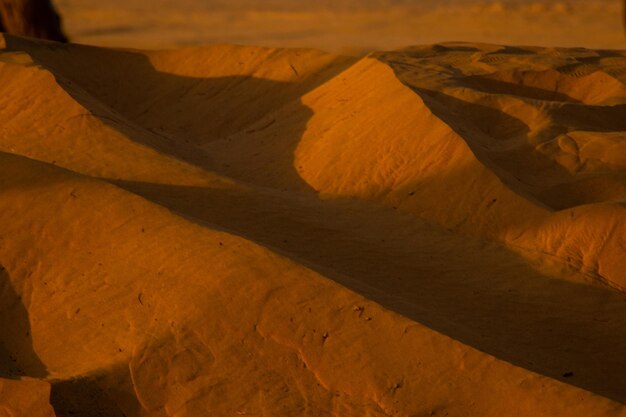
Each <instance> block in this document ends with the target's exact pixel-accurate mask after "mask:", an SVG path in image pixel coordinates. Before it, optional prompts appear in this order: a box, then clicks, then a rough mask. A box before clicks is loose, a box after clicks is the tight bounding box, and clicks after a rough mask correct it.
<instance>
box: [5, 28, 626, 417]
mask: <svg viewBox="0 0 626 417" xmlns="http://www.w3.org/2000/svg"><path fill="white" fill-rule="evenodd" d="M625 132H626V52H622V51H618V50H592V49H583V48H570V49H568V48H556V47H512V46H496V45H492V44H481V43H458V42H457V43H436V44H433V45H431V46H419V47H409V48H405V49H400V50H396V51H393V52H379V53H370V54H368V55H366V56H364V57H362V58H354V57H347V56H341V55H333V54H329V53H324V52H319V51H317V50H314V49H281V48H266V47H251V46H232V45H211V46H202V47H189V48H181V49H176V50H163V51H142V50H131V49H107V48H101V47H94V46H81V45H74V44H68V45H63V44H57V43H51V42H45V41H35V40H30V39H25V38H19V37H14V36H9V35H3V36H2V37H0V266H1V267H0V309H1V311H0V313H1V314H0V415H1V416H3V417H4V416H11V417H18V416H25V417H26V416H28V417H33V416H34V417H38V416H46V417H51V416H54V415H56V416H57V417H63V416H88V417H90V416H93V417H96V416H112V417H121V416H126V417H139V416H142V417H143V416H150V417H152V416H154V417H157V416H158V417H161V416H163V417H164V416H176V417H187V416H189V417H192V416H193V417H195V416H198V417H199V416H209V415H210V416H311V417H318V416H329V417H330V416H342V417H349V416H354V417H362V416H371V417H383V416H406V417H417V416H450V417H456V416H458V417H461V416H463V417H466V416H482V417H490V416H493V417H496V416H497V417H501V416H511V417H513V416H519V417H528V416H533V417H542V416H546V417H547V416H550V417H554V416H580V417H583V416H584V417H592V416H626V407H624V403H625V402H626V355H624V353H625V352H626V294H624V289H626V272H625V271H626V256H624V255H625V250H626V207H625V204H624V202H625V201H626V179H625V176H626V149H625V147H626V140H625V139H626V133H625Z"/></svg>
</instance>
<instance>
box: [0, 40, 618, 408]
mask: <svg viewBox="0 0 626 417" xmlns="http://www.w3.org/2000/svg"><path fill="white" fill-rule="evenodd" d="M11 43H12V41H11V38H8V42H7V44H8V45H9V46H10V47H13V48H15V49H20V48H21V46H20V44H19V42H17V43H16V44H15V45H13V46H11ZM51 48H52V49H55V48H56V51H47V52H46V51H45V50H42V51H39V53H40V56H39V57H38V53H34V56H35V58H36V59H41V60H42V61H45V59H44V58H45V56H46V54H51V53H63V52H62V51H59V50H58V49H59V48H62V47H61V46H57V45H52V46H51ZM87 49H88V48H87ZM90 51H91V52H89V53H93V54H96V53H97V54H101V56H100V57H99V58H98V59H99V60H100V62H111V63H112V64H111V65H115V62H119V63H123V62H126V61H128V62H131V63H132V64H130V63H128V64H127V65H134V67H133V71H136V72H137V74H139V76H140V77H141V78H142V79H143V80H145V82H147V83H158V84H159V85H160V86H161V87H162V88H163V89H175V90H177V91H182V92H185V94H192V93H193V91H194V89H196V88H200V87H199V86H200V85H202V84H204V88H205V89H206V91H213V92H214V94H215V95H209V96H206V97H205V99H206V100H207V101H209V100H213V99H215V97H216V96H219V89H220V88H221V87H220V86H222V85H224V83H226V84H231V83H235V84H237V83H244V82H250V81H251V80H250V79H249V78H246V77H243V78H241V77H239V78H237V77H234V78H230V79H221V80H211V79H204V80H201V79H194V78H189V77H181V76H177V75H173V74H165V73H160V72H158V71H156V70H155V69H154V68H153V66H152V65H151V64H150V63H149V62H148V60H147V59H146V58H145V57H144V56H142V55H140V54H134V53H131V52H125V51H105V50H98V51H96V50H95V48H94V49H90ZM66 58H67V59H68V60H69V59H71V55H70V54H67V57H66ZM72 59H75V60H76V59H78V58H76V57H74V58H72ZM116 60H117V61H116ZM68 62H69V61H68ZM68 62H65V63H64V64H63V65H70V64H71V63H69V64H68ZM46 65H48V66H50V65H49V64H46ZM59 65H61V64H59ZM73 65H76V66H77V67H78V68H80V63H74V64H73ZM120 65H121V64H120ZM53 69H54V68H53ZM85 70H88V69H85ZM55 71H56V72H58V73H60V74H63V71H64V70H63V69H62V68H60V67H59V68H56V69H55ZM108 73H109V72H108V71H101V74H104V75H106V74H108ZM111 73H115V72H111ZM60 81H61V82H60V84H61V85H62V86H63V87H64V88H66V89H67V91H68V93H70V94H71V95H73V96H74V97H75V98H76V99H77V100H79V101H80V102H81V104H83V105H84V106H85V107H87V108H89V109H91V110H92V111H93V112H94V113H95V114H96V115H100V116H101V115H102V114H103V113H102V108H103V107H100V106H99V105H98V106H95V107H94V101H91V99H89V100H87V99H86V98H88V97H87V96H84V95H81V94H77V91H80V90H76V89H75V88H73V87H72V88H70V87H68V85H67V84H66V83H65V82H64V80H60ZM110 81H111V80H106V79H103V80H102V84H103V85H107V82H110ZM116 81H117V82H120V83H124V82H134V81H136V80H134V81H133V80H131V81H127V80H125V79H119V80H116ZM321 81H323V80H321ZM321 81H320V82H321ZM253 82H254V83H257V84H258V85H256V86H255V88H256V90H252V89H251V91H265V90H264V89H265V88H266V86H275V85H276V82H274V81H268V80H254V81H253ZM211 83H215V87H213V86H211V85H210V84H211ZM285 87H286V88H287V87H288V86H285ZM120 88H122V91H123V89H124V88H135V89H136V88H138V87H137V86H132V85H126V86H122V87H120ZM87 93H89V94H90V95H91V97H92V98H93V97H95V98H96V99H97V101H98V102H100V103H101V104H103V106H108V107H111V108H113V110H114V112H113V113H112V114H113V115H114V116H115V117H114V118H113V119H111V118H109V115H107V117H101V120H102V121H103V122H105V123H108V124H110V125H111V126H112V127H114V128H116V129H119V130H120V131H121V132H122V133H123V134H125V135H127V136H128V137H129V138H130V139H132V140H135V141H137V142H140V143H144V144H146V145H148V146H151V147H154V148H155V149H157V150H159V151H160V152H163V153H167V154H170V155H173V156H175V157H178V158H182V159H184V160H187V161H189V162H192V163H196V164H199V165H202V166H204V167H205V168H212V167H213V165H214V164H215V161H212V160H211V156H210V155H206V154H202V152H200V151H199V150H198V148H197V147H196V146H194V144H192V143H185V142H181V141H180V140H176V135H173V136H168V135H165V134H161V133H158V134H157V133H155V132H154V129H153V128H152V127H150V126H145V125H144V126H142V125H141V123H140V122H139V121H137V120H135V121H133V120H131V119H132V118H131V117H129V116H128V115H127V114H126V115H125V114H124V111H123V110H124V109H121V108H119V106H118V107H117V108H116V104H115V102H114V98H112V97H109V98H108V99H105V98H103V97H102V96H98V94H97V93H98V92H97V91H87ZM145 94H147V93H146V92H143V93H142V92H139V93H137V97H138V101H141V100H142V99H146V100H147V97H145ZM294 94H295V93H294ZM298 94H301V93H298ZM286 97H287V99H289V98H290V97H291V96H290V95H287V96H286ZM168 99H170V100H171V102H172V104H171V106H172V107H171V108H163V109H160V110H159V111H160V112H162V113H164V114H165V113H168V112H175V111H178V110H179V109H178V108H177V107H176V106H177V101H176V99H175V96H172V97H170V98H168ZM183 99H184V94H183V95H181V97H179V100H183ZM249 99H250V100H253V99H254V97H250V98H249ZM179 102H180V101H179ZM275 104H276V106H275V107H274V108H273V109H278V108H279V107H280V106H281V105H284V104H285V103H275ZM147 110H149V109H146V111H147ZM266 110H267V111H266V112H265V114H267V113H269V112H270V111H271V110H272V109H266ZM304 114H308V115H309V117H310V110H309V113H306V112H304ZM218 116H219V115H218ZM257 120H258V119H257ZM307 120H308V119H307V118H303V120H302V123H301V125H300V133H302V131H303V130H304V129H305V128H306V122H307ZM246 126H249V124H248V125H246ZM240 128H242V127H241V126H240ZM166 130H167V129H166ZM225 133H227V132H225ZM231 133H232V132H231ZM218 136H219V137H220V138H224V137H226V136H227V135H226V136H224V135H218ZM300 137H301V135H298V134H294V135H293V138H292V140H291V143H290V146H288V147H287V149H286V151H284V152H283V153H281V154H280V155H277V156H276V158H275V159H274V161H273V163H274V164H276V166H275V167H274V168H275V169H277V170H278V171H279V172H282V173H284V175H289V176H290V178H291V179H292V180H293V181H297V182H300V183H303V180H302V179H301V178H300V177H299V176H298V174H297V172H296V170H295V169H294V167H293V150H295V148H296V146H297V145H298V142H299V140H300ZM458 175H459V176H462V175H463V173H462V172H460V173H458ZM451 180H452V181H457V180H458V179H454V178H453V179H451ZM114 182H115V183H116V184H117V185H119V186H121V187H123V188H125V189H127V190H129V191H131V192H133V193H136V194H138V195H141V196H143V197H145V198H146V199H148V200H150V201H153V202H155V203H157V204H160V205H162V206H164V207H167V208H169V209H171V210H173V211H174V212H176V213H179V214H180V215H182V216H185V217H187V218H189V219H190V220H192V221H194V222H196V223H198V224H201V225H204V226H207V227H210V228H220V229H224V230H227V231H230V232H232V233H234V234H237V235H240V236H242V237H244V238H246V239H250V240H252V241H255V242H257V243H259V244H262V245H264V246H267V247H270V248H273V249H274V250H276V251H278V252H280V253H282V254H284V255H285V256H287V257H289V258H291V259H293V260H294V261H296V262H299V263H302V264H304V265H307V266H308V267H310V268H312V269H314V270H317V271H318V272H320V273H321V274H323V275H325V276H327V277H329V278H331V279H334V280H336V281H337V282H338V283H340V284H342V285H344V286H346V287H348V288H350V289H352V290H354V291H356V292H358V293H361V294H363V295H364V296H366V297H368V298H370V299H372V300H375V301H377V302H379V303H380V304H381V305H383V306H384V307H385V308H387V309H389V310H392V311H396V312H398V313H399V314H402V315H404V316H405V317H408V318H410V319H411V320H414V321H416V322H418V323H421V324H423V325H425V326H428V327H430V328H432V329H434V330H436V331H438V332H440V333H443V334H445V335H448V336H449V337H451V338H454V339H457V340H460V341H462V342H463V343H466V344H468V345H470V346H473V347H474V348H476V349H478V350H481V351H484V352H486V353H489V354H491V355H494V356H495V357H498V358H500V359H503V360H505V361H508V362H511V363H514V364H516V365H518V366H521V367H523V368H526V369H529V370H531V371H534V372H537V373H540V374H543V375H546V376H549V377H552V378H556V379H560V380H563V381H564V382H566V383H568V384H571V385H575V386H578V387H581V388H583V389H586V390H588V391H591V392H595V393H597V394H599V395H603V396H605V397H608V398H611V399H613V400H616V401H619V402H621V403H625V404H626V372H625V371H626V370H625V369H624V368H623V363H624V361H623V352H625V351H626V331H625V330H626V296H625V295H624V294H620V293H617V292H614V291H611V290H608V289H603V288H597V287H592V286H588V285H583V284H576V283H572V282H566V281H561V280H553V279H549V278H548V277H546V276H543V275H541V274H540V273H537V272H536V271H534V270H533V269H532V268H531V267H530V266H529V265H528V264H527V262H525V261H524V260H523V259H521V258H520V257H518V256H516V255H514V254H512V253H511V252H509V251H508V250H506V249H505V248H503V247H501V246H499V245H497V244H492V243H486V242H483V241H479V240H475V239H472V238H468V237H461V236H457V235H455V234H453V233H448V232H446V231H444V230H442V229H440V228H438V227H435V226H432V225H429V224H427V223H425V222H422V221H421V220H419V219H415V218H411V217H409V216H405V215H402V214H399V213H398V212H397V211H395V210H392V209H389V208H383V207H379V206H377V205H375V204H371V203H367V202H363V201H354V200H342V199H334V200H325V201H322V200H319V199H318V198H317V197H316V196H315V195H313V194H310V195H308V194H306V193H304V194H302V195H296V194H289V193H283V192H279V191H277V190H264V189H260V188H256V189H252V190H249V191H247V192H245V193H244V192H239V191H236V190H216V189H208V188H197V187H182V186H168V185H158V184H149V183H131V182H123V181H114ZM303 186H306V184H303ZM307 187H308V186H307ZM320 242H324V243H323V244H320ZM485 254H489V255H490V257H489V258H488V259H487V258H485V257H484V255H485ZM511 271H513V272H511ZM565 375H568V376H567V377H566V376H565ZM64 386H67V387H69V388H68V392H72V391H73V389H74V386H73V385H71V384H69V385H67V384H66V385H64ZM55 395H58V394H55ZM82 407H86V405H82Z"/></svg>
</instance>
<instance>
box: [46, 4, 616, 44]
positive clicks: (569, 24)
mask: <svg viewBox="0 0 626 417" xmlns="http://www.w3.org/2000/svg"><path fill="white" fill-rule="evenodd" d="M57 4H58V6H59V9H60V11H61V12H62V14H63V15H64V16H65V22H66V27H67V31H68V33H69V35H70V37H71V38H72V39H73V40H74V41H76V42H81V43H88V44H94V45H104V46H122V47H139V48H150V49H160V48H172V47H180V46H189V45H202V44H206V43H237V44H244V45H260V46H271V47H312V48H318V49H322V50H325V51H330V52H338V53H348V54H362V53H366V52H369V51H374V50H387V49H397V48H401V47H405V46H409V45H418V44H433V43H437V42H444V41H472V42H484V43H496V44H506V45H546V46H570V47H590V48H613V49H624V48H626V39H625V37H624V31H623V29H622V27H621V25H622V18H621V16H622V14H621V6H620V4H621V1H620V0H584V1H583V0H559V1H553V0H549V1H541V0H539V1H537V0H536V1H522V0H501V1H495V0H491V1H490V0H484V1H478V0H449V1H440V0H438V1H426V0H413V1H400V0H395V1H394V0H388V1H384V0H380V1H374V0H372V1H370V2H364V1H356V0H346V1H343V2H330V1H327V2H302V1H296V0H276V1H246V0H236V1H231V2H220V1H217V0H179V1H171V0H149V1H148V0H141V1H140V0H130V1H120V0H112V1H107V2H102V1H95V0H58V1H57Z"/></svg>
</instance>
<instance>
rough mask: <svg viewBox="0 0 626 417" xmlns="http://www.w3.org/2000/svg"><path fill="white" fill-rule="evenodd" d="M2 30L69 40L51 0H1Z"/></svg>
mask: <svg viewBox="0 0 626 417" xmlns="http://www.w3.org/2000/svg"><path fill="white" fill-rule="evenodd" d="M0 32H8V33H11V34H15V35H22V36H29V37H34V38H42V39H49V40H53V41H59V42H67V37H66V36H65V34H64V33H63V30H62V29H61V18H60V17H59V14H58V13H57V12H56V10H55V8H54V6H53V5H52V3H51V2H50V0H0Z"/></svg>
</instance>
